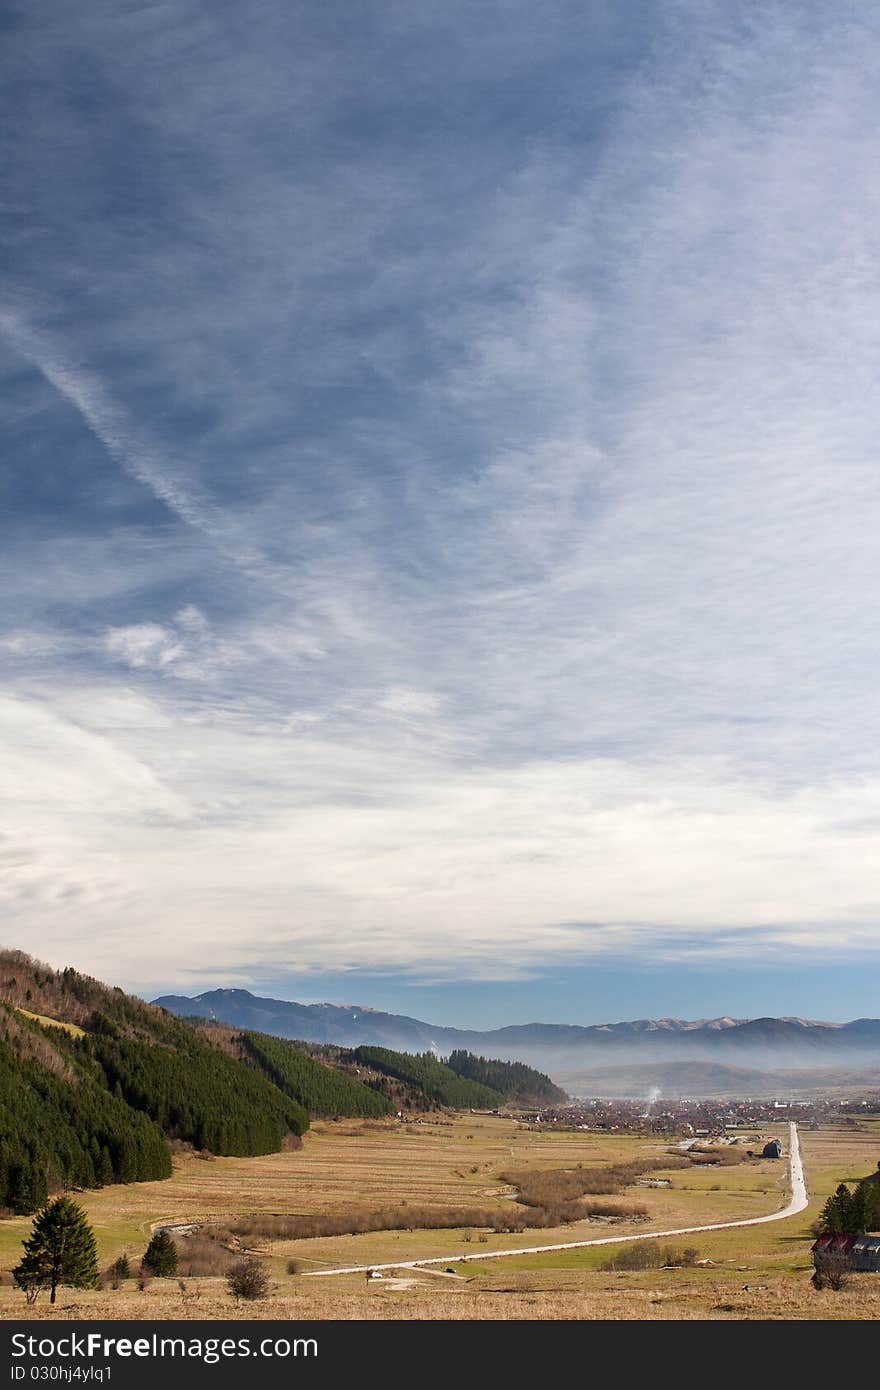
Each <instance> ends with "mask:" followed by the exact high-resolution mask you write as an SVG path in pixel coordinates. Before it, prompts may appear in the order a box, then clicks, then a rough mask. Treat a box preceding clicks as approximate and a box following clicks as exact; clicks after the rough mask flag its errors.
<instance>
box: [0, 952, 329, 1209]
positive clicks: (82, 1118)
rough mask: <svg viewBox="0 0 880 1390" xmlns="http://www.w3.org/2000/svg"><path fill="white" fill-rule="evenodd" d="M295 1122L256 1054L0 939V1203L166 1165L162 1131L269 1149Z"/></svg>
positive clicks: (208, 1142) (247, 1150) (141, 1174)
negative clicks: (209, 1037)
mask: <svg viewBox="0 0 880 1390" xmlns="http://www.w3.org/2000/svg"><path fill="white" fill-rule="evenodd" d="M21 1009H27V1010H28V1013H23V1012H20V1010H21ZM34 1014H39V1015H42V1016H43V1017H44V1019H45V1022H41V1021H40V1020H39V1019H37V1018H35V1017H33V1016H32V1015H34ZM59 1022H63V1023H68V1024H75V1025H76V1028H75V1029H74V1030H73V1031H70V1030H68V1029H66V1028H60V1027H58V1023H59ZM308 1123H309V1117H308V1114H307V1112H306V1110H305V1109H304V1108H303V1107H302V1106H301V1105H300V1104H298V1103H297V1102H296V1100H295V1099H293V1098H292V1097H291V1096H290V1095H287V1094H285V1093H284V1092H283V1091H281V1090H280V1089H279V1088H278V1087H277V1086H275V1085H274V1084H273V1083H272V1082H271V1081H270V1080H269V1078H268V1077H267V1076H266V1075H265V1074H264V1073H263V1072H262V1071H261V1070H260V1069H259V1068H258V1067H256V1066H254V1065H253V1064H251V1063H248V1062H243V1061H237V1060H236V1059H234V1058H232V1057H229V1056H227V1055H225V1054H224V1053H223V1052H221V1051H220V1050H219V1049H217V1048H215V1047H213V1046H211V1044H210V1043H208V1042H206V1041H205V1040H204V1039H203V1038H201V1037H200V1036H199V1035H198V1034H197V1033H196V1032H195V1030H194V1029H192V1028H191V1027H189V1026H188V1025H187V1024H185V1023H183V1022H181V1021H179V1020H178V1019H175V1018H173V1017H172V1016H171V1015H169V1014H167V1013H165V1012H164V1011H163V1010H161V1009H158V1008H156V1007H155V1006H154V1005H152V1004H145V1003H144V1002H143V1001H142V1000H139V999H135V998H132V997H131V996H129V995H126V994H124V993H123V992H122V991H121V990H118V989H110V988H108V986H106V985H103V984H101V983H100V982H99V981H98V980H93V979H90V978H89V977H88V976H84V975H79V974H78V973H77V972H76V971H74V970H72V969H68V970H64V971H61V972H56V971H53V970H51V969H50V968H49V967H48V966H43V965H41V964H40V963H39V962H37V961H33V960H31V959H30V957H28V956H25V955H24V954H23V953H21V952H17V951H3V952H0V1206H6V1207H11V1208H13V1209H14V1210H19V1211H29V1210H33V1208H34V1207H35V1206H38V1205H40V1203H41V1202H42V1201H43V1200H45V1197H46V1193H47V1192H48V1191H52V1190H57V1189H60V1188H63V1187H94V1186H103V1185H104V1184H105V1183H112V1182H131V1181H140V1180H143V1179H147V1178H162V1177H167V1176H168V1174H169V1173H170V1171H171V1168H170V1158H169V1150H168V1144H167V1142H166V1141H167V1140H168V1139H178V1140H182V1141H184V1142H187V1143H190V1144H192V1145H193V1146H194V1147H195V1148H198V1149H210V1150H211V1151H212V1152H213V1153H217V1154H242V1155H245V1154H260V1153H270V1152H273V1151H276V1150H278V1149H279V1148H280V1147H281V1145H282V1143H283V1141H284V1139H285V1138H286V1136H288V1135H290V1134H295V1135H298V1134H301V1133H302V1132H303V1130H304V1129H306V1128H307V1126H308Z"/></svg>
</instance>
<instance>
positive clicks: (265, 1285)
mask: <svg viewBox="0 0 880 1390" xmlns="http://www.w3.org/2000/svg"><path fill="white" fill-rule="evenodd" d="M226 1284H227V1287H228V1289H229V1292H230V1293H231V1294H232V1296H233V1297H234V1298H250V1299H255V1298H265V1297H266V1294H267V1293H268V1292H269V1276H268V1274H267V1273H266V1270H265V1268H264V1266H263V1265H261V1264H260V1261H259V1260H257V1259H255V1258H254V1256H253V1255H247V1256H246V1257H245V1258H244V1259H243V1260H236V1262H235V1264H234V1265H233V1266H232V1268H231V1269H230V1271H229V1273H228V1274H227V1276H226Z"/></svg>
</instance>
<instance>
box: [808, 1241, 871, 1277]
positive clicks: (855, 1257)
mask: <svg viewBox="0 0 880 1390" xmlns="http://www.w3.org/2000/svg"><path fill="white" fill-rule="evenodd" d="M810 1250H811V1253H812V1256H813V1264H814V1265H815V1266H816V1267H817V1268H818V1267H819V1266H820V1265H821V1264H822V1263H823V1261H827V1260H829V1259H836V1260H840V1261H844V1260H845V1262H846V1267H847V1268H848V1269H852V1270H855V1271H856V1272H857V1273H858V1274H880V1236H832V1235H824V1236H819V1238H818V1240H816V1241H814V1243H813V1245H812V1246H811V1247H810Z"/></svg>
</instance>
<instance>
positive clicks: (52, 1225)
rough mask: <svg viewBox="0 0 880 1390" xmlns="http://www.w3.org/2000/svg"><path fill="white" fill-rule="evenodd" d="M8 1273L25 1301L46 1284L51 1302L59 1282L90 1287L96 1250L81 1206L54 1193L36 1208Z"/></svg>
mask: <svg viewBox="0 0 880 1390" xmlns="http://www.w3.org/2000/svg"><path fill="white" fill-rule="evenodd" d="M12 1277H13V1279H14V1280H15V1282H16V1284H17V1285H18V1286H19V1288H21V1289H24V1291H25V1294H26V1295H27V1298H28V1301H32V1300H33V1299H35V1298H36V1296H37V1294H38V1292H39V1291H40V1289H46V1288H48V1289H49V1290H50V1296H49V1301H50V1303H54V1302H55V1291H56V1289H57V1288H58V1285H59V1284H69V1285H71V1287H72V1288H75V1289H93V1288H94V1287H95V1285H96V1284H97V1282H98V1254H97V1250H96V1247H95V1237H94V1234H93V1232H92V1228H91V1226H90V1225H89V1223H88V1221H87V1220H86V1214H85V1212H84V1211H83V1209H82V1207H80V1206H77V1204H76V1202H72V1201H71V1200H70V1198H69V1197H57V1198H56V1199H55V1201H54V1202H49V1203H47V1205H46V1206H44V1207H43V1209H42V1210H41V1211H38V1212H37V1215H36V1216H35V1217H34V1224H33V1226H32V1227H31V1233H30V1235H29V1236H28V1237H27V1239H26V1240H25V1241H24V1255H23V1256H22V1259H21V1263H20V1264H18V1265H17V1266H16V1268H15V1269H14V1270H13V1271H12Z"/></svg>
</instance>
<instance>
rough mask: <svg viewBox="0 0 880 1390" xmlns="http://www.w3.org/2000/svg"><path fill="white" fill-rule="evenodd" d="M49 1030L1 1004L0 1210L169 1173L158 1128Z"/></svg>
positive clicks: (21, 1209) (30, 1207) (24, 1207)
mask: <svg viewBox="0 0 880 1390" xmlns="http://www.w3.org/2000/svg"><path fill="white" fill-rule="evenodd" d="M48 1033H49V1030H48V1029H43V1028H41V1027H40V1026H39V1024H35V1023H31V1022H29V1021H27V1020H25V1019H22V1018H20V1017H19V1016H17V1015H16V1014H14V1013H13V1012H12V1011H11V1010H10V1009H9V1008H8V1007H7V1006H5V1005H3V1004H0V1207H9V1208H11V1209H12V1210H13V1211H19V1212H28V1211H33V1210H34V1209H35V1208H36V1207H38V1206H40V1205H41V1204H42V1203H43V1202H44V1201H45V1200H46V1196H47V1193H48V1191H49V1190H50V1188H51V1189H56V1188H60V1187H102V1186H104V1184H106V1183H112V1182H138V1181H143V1180H144V1179H147V1178H167V1177H168V1176H169V1174H170V1173H171V1158H170V1155H169V1151H168V1144H167V1143H166V1141H165V1137H164V1135H163V1134H162V1133H161V1131H160V1130H159V1129H158V1127H157V1126H156V1125H155V1124H153V1122H152V1121H151V1120H150V1119H149V1117H148V1116H146V1115H142V1114H140V1113H139V1112H138V1111H137V1110H133V1109H132V1108H131V1106H129V1105H127V1104H126V1103H125V1101H124V1100H122V1099H120V1098H119V1097H117V1096H116V1095H114V1094H111V1093H110V1092H109V1091H108V1090H106V1089H105V1087H104V1086H103V1085H102V1084H101V1083H100V1081H98V1080H97V1079H95V1078H94V1077H93V1076H91V1075H90V1074H89V1072H88V1069H87V1068H82V1067H79V1066H77V1065H76V1063H75V1061H74V1060H73V1058H72V1057H70V1056H65V1055H64V1053H63V1051H62V1050H61V1049H59V1048H57V1047H55V1046H54V1045H53V1044H54V1041H55V1039H54V1037H53V1038H51V1039H50V1037H49V1036H48ZM54 1033H55V1035H58V1036H59V1037H64V1036H65V1035H63V1034H59V1030H57V1029H55V1030H54Z"/></svg>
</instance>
